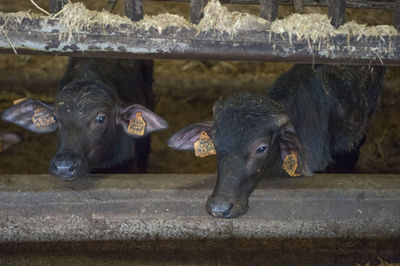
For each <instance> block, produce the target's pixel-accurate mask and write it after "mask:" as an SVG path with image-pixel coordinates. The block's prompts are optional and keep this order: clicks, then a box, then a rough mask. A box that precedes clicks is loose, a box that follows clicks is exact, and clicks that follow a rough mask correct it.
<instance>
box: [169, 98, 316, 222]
mask: <svg viewBox="0 0 400 266" xmlns="http://www.w3.org/2000/svg"><path fill="white" fill-rule="evenodd" d="M213 111H214V121H208V122H203V123H198V124H194V125H191V126H189V127H187V128H185V129H182V130H181V131H179V132H178V133H176V134H175V135H174V136H172V137H171V138H170V139H169V140H168V145H169V146H170V147H171V148H173V149H176V150H194V149H195V148H194V147H195V146H196V143H197V144H198V142H199V141H202V140H203V139H205V136H209V137H210V141H211V140H212V143H213V144H214V147H215V150H216V154H217V163H218V177H217V182H216V185H215V188H214V191H213V193H212V194H211V195H210V197H209V198H208V201H207V205H206V209H207V211H208V212H209V213H210V214H211V215H213V216H215V217H223V218H234V217H236V216H239V215H241V214H244V213H245V212H247V209H248V198H249V195H250V193H251V192H252V190H253V189H254V188H255V186H256V184H257V182H258V180H259V179H260V177H261V176H262V174H263V172H265V171H266V170H267V168H271V167H276V165H273V164H279V165H278V168H279V169H281V168H283V169H284V170H285V171H286V172H287V173H288V174H290V175H301V174H302V175H311V171H310V170H309V169H308V167H307V164H306V162H304V160H303V158H302V148H301V144H300V141H299V139H298V138H297V136H296V133H295V130H294V128H293V126H292V125H291V123H290V121H289V119H288V116H287V115H286V114H285V113H284V112H283V110H282V108H281V107H280V106H279V105H277V104H276V103H275V102H273V101H272V100H270V99H268V98H266V97H260V96H256V95H249V94H245V95H237V96H235V97H231V98H229V99H227V100H226V101H225V102H223V101H218V102H216V103H215V105H214V110H213ZM203 143H204V141H203ZM197 146H198V145H197ZM205 146H207V145H203V147H205ZM208 146H209V145H208ZM208 150H210V148H208ZM209 153H212V152H209ZM290 160H292V161H290Z"/></svg>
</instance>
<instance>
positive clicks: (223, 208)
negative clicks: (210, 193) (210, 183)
mask: <svg viewBox="0 0 400 266" xmlns="http://www.w3.org/2000/svg"><path fill="white" fill-rule="evenodd" d="M232 207H233V204H232V203H230V202H225V203H219V204H211V211H212V214H213V215H214V216H216V217H226V216H228V215H229V211H230V210H231V209H232Z"/></svg>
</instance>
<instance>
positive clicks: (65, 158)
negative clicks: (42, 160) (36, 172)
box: [50, 152, 86, 181]
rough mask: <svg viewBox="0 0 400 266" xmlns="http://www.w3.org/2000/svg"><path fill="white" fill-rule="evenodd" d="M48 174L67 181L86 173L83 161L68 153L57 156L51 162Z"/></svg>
mask: <svg viewBox="0 0 400 266" xmlns="http://www.w3.org/2000/svg"><path fill="white" fill-rule="evenodd" d="M50 172H51V173H52V174H54V175H56V176H58V177H61V178H62V179H64V180H69V181H72V180H75V179H76V178H77V177H78V176H79V175H82V174H85V173H86V171H85V167H84V163H83V160H82V159H81V158H80V157H79V156H76V155H74V154H73V153H70V152H66V153H60V154H57V155H56V156H55V157H54V158H53V159H52V160H51V163H50Z"/></svg>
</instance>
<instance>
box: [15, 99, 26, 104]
mask: <svg viewBox="0 0 400 266" xmlns="http://www.w3.org/2000/svg"><path fill="white" fill-rule="evenodd" d="M26 99H28V98H19V99H16V100H14V101H13V104H14V105H16V104H18V103H20V102H23V101H25V100H26Z"/></svg>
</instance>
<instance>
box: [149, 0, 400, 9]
mask: <svg viewBox="0 0 400 266" xmlns="http://www.w3.org/2000/svg"><path fill="white" fill-rule="evenodd" d="M153 1H159V2H171V1H173V2H189V1H190V0H153ZM294 1H295V0H279V5H286V6H287V5H289V6H293V2H294ZM302 1H303V5H304V6H315V7H317V6H319V7H327V6H328V3H327V2H328V0H302ZM395 1H396V0H387V1H372V0H348V1H347V3H346V7H349V8H363V9H389V10H392V9H393V7H394V4H395ZM220 2H221V3H228V4H260V0H220Z"/></svg>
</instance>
